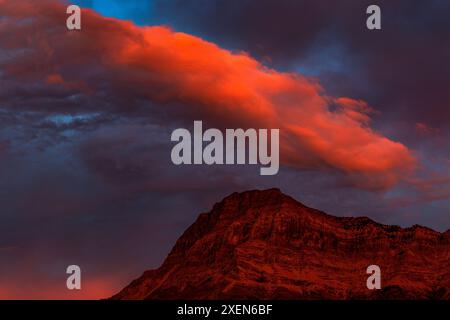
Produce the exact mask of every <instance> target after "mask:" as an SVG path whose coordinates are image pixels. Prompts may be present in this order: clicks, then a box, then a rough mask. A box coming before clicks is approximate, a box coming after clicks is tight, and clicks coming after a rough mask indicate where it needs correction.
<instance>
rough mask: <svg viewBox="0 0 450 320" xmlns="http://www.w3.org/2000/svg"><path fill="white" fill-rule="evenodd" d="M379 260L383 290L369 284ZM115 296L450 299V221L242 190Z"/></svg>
mask: <svg viewBox="0 0 450 320" xmlns="http://www.w3.org/2000/svg"><path fill="white" fill-rule="evenodd" d="M373 264H375V265H378V266H380V268H381V273H382V276H381V285H382V289H381V290H368V289H367V287H366V280H367V277H368V276H369V275H367V274H366V268H367V267H368V266H369V265H373ZM113 299H450V231H447V232H445V233H439V232H436V231H433V230H430V229H428V228H425V227H421V226H413V227H411V228H407V229H402V228H400V227H397V226H387V225H381V224H378V223H376V222H374V221H372V220H370V219H368V218H338V217H333V216H330V215H327V214H325V213H323V212H320V211H318V210H315V209H311V208H308V207H306V206H304V205H302V204H301V203H299V202H297V201H295V200H294V199H292V198H290V197H288V196H286V195H284V194H282V193H281V192H280V191H279V190H277V189H270V190H265V191H248V192H244V193H233V194H232V195H230V196H228V197H226V198H225V199H224V200H223V201H221V202H220V203H217V204H216V205H214V207H213V209H212V211H211V212H209V213H204V214H201V215H200V216H199V217H198V219H197V221H196V222H195V223H194V224H193V225H191V226H190V227H189V228H188V229H187V230H186V231H185V233H184V234H183V235H182V236H181V238H180V239H179V240H178V241H177V243H176V244H175V246H174V248H173V249H172V251H171V252H170V254H169V256H168V257H167V259H166V260H165V261H164V263H163V264H162V266H161V267H160V268H159V269H156V270H150V271H146V272H145V273H144V274H143V275H142V276H141V277H140V278H138V279H136V280H134V281H133V282H132V283H131V284H130V285H128V286H127V287H126V288H125V289H123V290H122V291H121V292H120V293H118V294H117V295H115V296H114V297H113Z"/></svg>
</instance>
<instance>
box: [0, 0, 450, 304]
mask: <svg viewBox="0 0 450 320" xmlns="http://www.w3.org/2000/svg"><path fill="white" fill-rule="evenodd" d="M72 3H75V4H78V5H80V6H82V8H83V11H82V30H81V31H68V30H67V29H66V25H65V21H66V18H67V15H66V12H65V9H66V6H67V4H68V3H67V2H63V1H59V0H42V1H31V0H20V1H17V0H0V84H1V85H0V299H1V298H4V299H12V298H25V299H37V298H41V299H55V298H64V299H91V298H105V297H108V296H111V295H112V294H114V293H116V292H117V291H118V290H120V289H121V288H122V287H124V286H125V285H126V284H128V283H129V282H130V281H131V280H132V279H134V278H136V277H138V276H139V275H140V274H141V273H142V272H143V271H144V270H147V269H151V268H156V267H158V266H159V265H160V264H161V262H162V261H163V259H164V257H165V256H166V255H167V254H168V252H169V250H170V249H171V247H172V246H173V245H174V243H175V241H176V239H177V238H178V237H179V236H180V235H181V234H182V232H183V231H184V230H185V229H186V228H187V227H188V226H189V225H190V224H191V223H193V222H194V220H195V218H196V217H197V215H198V214H200V213H202V212H207V211H209V209H210V208H212V206H213V204H214V203H215V202H218V201H220V200H221V199H222V198H224V197H225V196H226V195H228V194H230V193H232V192H235V191H244V190H249V189H265V188H272V187H278V188H280V189H281V190H282V191H283V192H284V193H286V194H288V195H290V196H292V197H294V198H295V199H297V200H298V201H300V202H302V203H304V204H306V205H308V206H311V207H314V208H317V209H320V210H323V211H325V212H327V213H329V214H333V215H337V216H368V217H370V218H372V219H374V220H375V221H377V222H380V223H385V224H396V225H400V226H402V227H410V226H412V225H414V224H420V225H424V226H427V227H429V228H432V229H434V230H437V231H440V232H443V231H446V230H447V229H449V228H450V218H449V217H450V215H449V209H450V144H449V143H448V141H449V126H448V123H450V111H449V110H450V109H449V108H448V107H449V105H450V90H448V86H449V84H450V20H449V19H448V12H449V10H450V3H449V2H448V1H439V0H434V1H426V2H425V1H423V2H421V3H414V5H412V4H411V1H407V0H398V1H395V2H392V1H377V3H378V5H379V6H380V7H381V10H382V30H377V31H369V30H367V28H366V27H365V20H366V18H367V15H366V14H365V9H366V8H367V6H368V5H370V4H372V3H371V1H358V3H356V1H350V0H341V1H339V5H336V4H335V3H336V1H331V0H323V1H320V2H319V1H309V0H308V1H306V0H305V1H300V0H299V1H288V0H278V1H270V0H241V1H230V0H214V1H212V0H197V1H179V0H153V1H150V0H149V1H145V0H141V1H137V0H136V1H132V0H129V1H118V0H112V1H106V0H92V1H89V0H79V1H74V2H72ZM194 120H202V121H203V123H204V126H206V127H210V128H219V129H225V128H239V127H242V128H279V129H280V159H281V168H280V172H279V173H278V174H277V175H275V176H260V175H259V167H255V166H175V165H173V164H172V162H171V160H170V152H171V148H172V146H173V143H171V141H170V134H171V132H172V131H173V130H174V129H175V128H181V127H184V128H191V127H192V125H193V121H194ZM71 264H77V265H79V266H80V267H81V269H82V276H83V278H82V279H83V288H82V290H81V291H69V290H67V289H66V287H65V284H66V282H65V281H66V277H67V275H66V273H65V270H66V267H67V266H68V265H71Z"/></svg>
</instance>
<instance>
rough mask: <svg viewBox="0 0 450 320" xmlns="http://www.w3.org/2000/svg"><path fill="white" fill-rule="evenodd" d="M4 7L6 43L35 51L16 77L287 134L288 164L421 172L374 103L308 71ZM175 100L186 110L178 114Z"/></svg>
mask: <svg viewBox="0 0 450 320" xmlns="http://www.w3.org/2000/svg"><path fill="white" fill-rule="evenodd" d="M0 5H1V6H2V13H3V15H6V17H8V18H10V19H7V20H6V21H5V22H3V23H2V25H1V26H0V37H1V38H2V39H5V41H3V40H2V42H3V44H1V46H2V47H3V48H4V49H5V48H6V49H9V50H18V49H27V50H28V51H26V53H21V54H17V55H16V56H15V57H14V58H13V59H12V60H11V61H8V62H7V63H6V64H5V65H3V64H2V67H3V69H4V70H6V72H8V73H9V75H10V76H14V77H15V78H18V79H24V80H25V79H26V80H27V81H42V82H44V83H45V81H47V82H50V83H53V84H55V83H58V82H60V81H59V80H62V79H64V81H67V82H69V83H79V82H81V83H83V84H85V85H86V86H88V87H89V89H90V90H92V91H90V93H89V94H92V95H97V96H99V95H101V94H103V95H105V94H106V95H108V94H111V95H120V94H122V95H123V96H125V97H128V96H133V97H138V98H140V99H146V100H149V101H153V102H157V103H159V104H160V106H161V107H160V111H161V112H164V113H167V112H169V114H171V115H172V119H173V120H174V121H175V120H189V121H191V120H193V119H199V120H203V121H204V122H206V124H207V125H208V124H210V125H211V126H220V125H221V124H222V125H225V124H226V125H227V126H231V127H238V126H241V127H245V126H247V127H253V128H280V132H281V135H282V137H281V141H280V148H281V161H282V163H284V164H285V165H289V166H291V167H294V168H301V169H303V168H307V169H309V168H314V169H325V168H326V169H330V168H331V169H334V170H338V171H340V172H343V173H345V174H346V176H347V177H349V179H350V180H351V182H352V184H353V185H357V186H361V187H366V188H386V187H390V186H392V185H394V184H395V183H397V182H398V181H399V180H401V179H402V178H403V177H405V176H406V175H408V174H409V173H410V172H411V170H413V169H414V167H415V158H414V156H413V155H412V153H411V151H410V150H408V148H407V147H405V146H404V145H402V144H401V143H398V142H394V141H392V140H390V139H388V138H386V137H384V136H382V135H381V134H380V133H377V132H375V131H374V130H372V129H371V128H370V127H369V122H370V117H369V114H370V111H371V109H370V108H369V107H368V106H367V104H366V103H365V102H364V101H356V100H353V99H350V98H345V97H341V98H333V97H329V96H327V95H326V93H325V91H324V89H323V88H322V87H321V86H320V85H319V84H318V83H316V82H315V81H313V80H311V79H308V78H306V77H303V76H301V75H299V74H294V73H283V72H278V71H276V70H272V69H269V68H266V67H265V66H263V65H262V64H261V63H259V62H258V61H256V60H255V59H253V58H251V57H249V56H248V55H247V54H245V53H233V52H230V51H229V50H225V49H222V48H220V47H218V46H217V45H215V44H213V43H210V42H207V41H205V40H203V39H201V38H198V37H195V36H191V35H188V34H185V33H180V32H174V31H172V30H171V29H169V28H167V27H161V26H157V27H138V26H135V25H133V24H132V23H130V22H124V21H120V20H116V19H109V18H104V17H101V16H100V15H98V14H96V13H95V12H93V11H90V10H84V11H83V17H82V30H81V31H77V32H70V31H67V30H66V29H65V18H66V15H65V8H64V6H63V5H62V4H60V3H58V2H56V1H50V0H46V1H39V2H36V1H20V2H17V1H13V0H3V1H1V0H0ZM32 17H33V19H34V20H32V22H29V23H19V21H25V20H26V19H28V18H32ZM11 35H14V36H11ZM30 49H31V50H30ZM49 74H50V75H52V74H58V75H59V78H58V79H57V78H55V77H53V78H49V76H48V75H49ZM84 92H86V91H84ZM174 104H181V105H182V106H184V108H186V112H184V113H182V114H183V115H180V114H179V113H175V112H173V113H170V112H171V110H173V109H172V108H173V107H172V105H174Z"/></svg>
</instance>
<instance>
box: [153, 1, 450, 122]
mask: <svg viewBox="0 0 450 320" xmlns="http://www.w3.org/2000/svg"><path fill="white" fill-rule="evenodd" d="M153 2H154V5H153V7H154V11H153V15H152V16H149V19H148V21H149V23H153V22H154V21H155V20H156V21H157V22H158V23H159V22H161V23H167V24H169V25H174V26H175V27H176V28H180V29H182V30H188V31H189V32H192V33H194V34H198V35H201V36H204V37H206V38H207V39H211V40H213V41H215V42H217V43H220V44H222V45H225V46H227V47H231V48H236V49H240V50H246V51H248V52H250V53H251V54H252V55H255V56H258V57H260V58H266V60H265V61H266V63H267V64H269V65H275V66H277V67H282V68H287V69H292V68H293V67H294V68H295V67H298V68H299V70H302V71H306V72H310V73H311V74H313V75H315V76H318V77H320V80H321V82H322V83H323V84H324V85H325V87H326V88H327V89H329V90H330V92H332V93H333V94H338V95H349V96H353V97H356V98H364V99H365V100H366V101H368V102H369V104H370V105H371V106H373V107H375V108H376V109H377V110H381V111H382V112H383V122H386V121H387V120H389V118H391V120H392V121H400V120H402V121H409V126H408V130H411V128H413V126H414V124H415V123H416V122H425V123H428V124H429V125H432V126H436V127H440V128H442V129H447V127H448V126H447V125H446V124H448V123H449V121H450V112H449V111H448V105H449V104H450V91H449V90H448V85H449V84H450V32H449V30H450V20H449V19H448V12H450V3H449V2H447V1H439V0H435V1H421V2H418V1H417V2H411V1H409V0H408V1H407V0H404V1H377V5H379V6H380V7H381V10H382V30H381V31H374V32H370V31H368V30H367V29H366V27H365V20H366V18H367V15H366V13H365V12H366V8H367V7H368V6H369V5H370V4H373V1H351V0H344V1H339V2H337V1H331V0H323V1H302V0H299V1H290V0H280V1H271V0H244V1H227V0H217V1H207V0H203V1H202V0H200V1H177V0H173V1H166V0H155V1H153ZM380 127H382V124H380Z"/></svg>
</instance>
